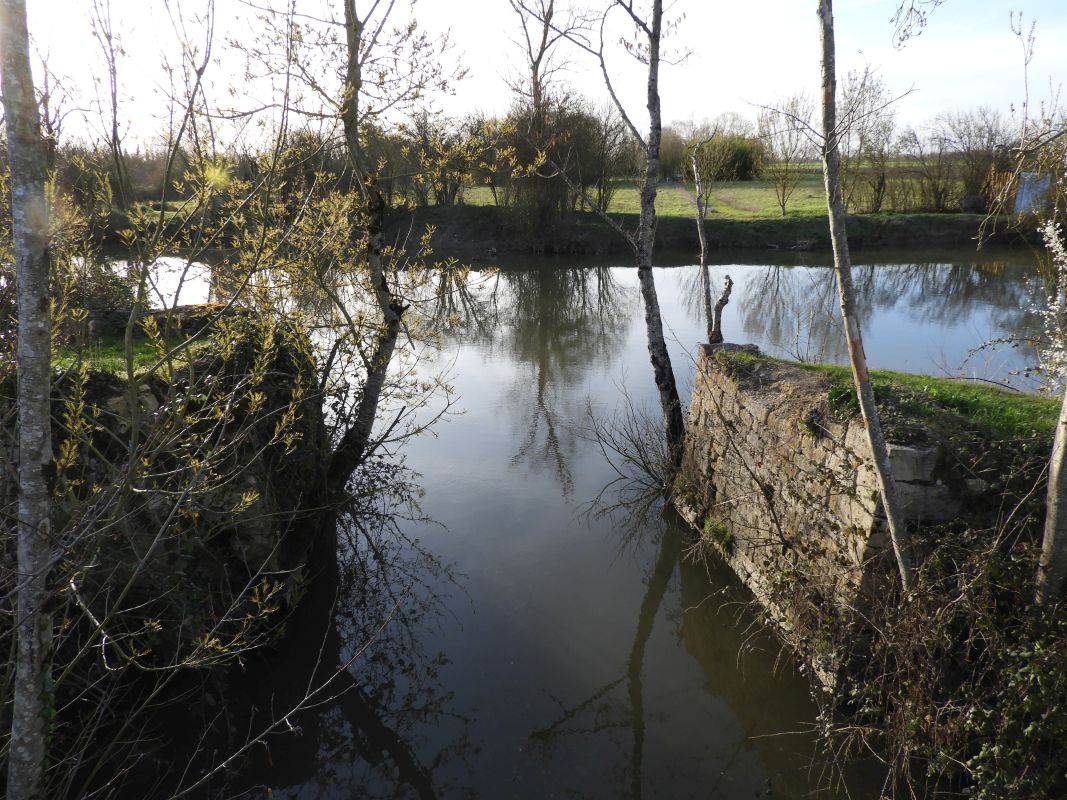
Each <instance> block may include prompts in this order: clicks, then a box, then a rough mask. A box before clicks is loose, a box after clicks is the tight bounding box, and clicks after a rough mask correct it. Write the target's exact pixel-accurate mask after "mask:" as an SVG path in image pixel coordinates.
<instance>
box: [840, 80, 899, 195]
mask: <svg viewBox="0 0 1067 800" xmlns="http://www.w3.org/2000/svg"><path fill="white" fill-rule="evenodd" d="M896 99H897V98H894V97H893V96H892V95H891V94H890V92H889V89H888V87H886V85H885V82H884V81H883V80H882V79H881V78H879V77H878V75H877V74H876V73H875V71H874V70H873V69H872V68H871V67H870V66H867V67H865V68H864V69H863V70H859V71H853V72H849V74H848V78H847V80H846V81H845V87H844V91H843V92H842V95H841V113H840V116H839V120H838V121H839V126H840V127H839V145H838V146H839V149H840V152H841V184H842V187H843V192H844V193H843V200H844V203H845V210H846V211H851V210H853V209H854V208H855V207H856V206H857V205H859V202H858V201H862V204H863V206H862V207H863V210H864V211H868V212H872V213H876V212H878V211H881V209H882V203H883V202H884V201H885V196H886V190H887V188H888V186H887V184H888V179H889V160H890V157H891V154H892V149H893V147H892V146H893V138H894V135H893V134H894V130H895V122H894V112H893V108H892V105H893V103H894V102H895V100H896Z"/></svg>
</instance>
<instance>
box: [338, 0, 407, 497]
mask: <svg viewBox="0 0 1067 800" xmlns="http://www.w3.org/2000/svg"><path fill="white" fill-rule="evenodd" d="M345 36H346V41H347V45H348V51H347V58H348V63H347V64H346V70H345V88H344V98H343V101H342V104H341V123H342V126H343V127H344V132H345V144H346V146H347V149H348V160H349V163H350V165H351V167H352V172H353V178H354V180H355V182H356V185H357V186H358V187H359V191H360V193H361V195H362V197H363V201H364V203H365V205H366V209H365V210H366V213H367V266H368V268H369V269H370V274H371V284H372V286H373V290H374V296H375V300H376V301H377V303H378V309H379V311H380V312H381V315H382V320H381V327H380V329H379V332H378V337H377V341H376V342H375V346H374V352H373V353H372V354H371V355H370V357H369V358H368V359H367V378H366V381H365V382H364V384H363V394H362V396H361V397H360V400H359V404H358V405H357V406H356V412H355V416H354V419H353V420H352V422H351V424H350V425H349V426H348V429H347V430H346V431H345V433H344V435H343V436H342V437H341V440H340V442H338V444H337V446H336V448H335V449H334V452H333V456H332V457H331V459H330V464H329V466H328V467H327V470H326V484H327V491H328V493H329V494H330V495H333V496H335V495H337V494H338V493H340V492H342V491H343V490H344V487H345V484H346V483H347V481H348V479H349V477H351V475H352V473H353V472H355V471H356V469H358V468H359V465H360V464H362V463H363V460H364V459H365V458H366V457H367V455H368V454H369V453H368V448H369V447H370V443H371V433H372V432H373V430H374V421H375V419H376V418H377V415H378V406H379V404H380V403H381V398H382V391H383V390H384V389H385V383H386V378H387V377H388V374H389V365H390V364H391V363H392V360H393V353H394V351H395V350H396V342H397V339H398V338H399V337H400V328H401V320H402V318H403V315H404V312H405V311H406V310H407V308H406V306H404V305H402V304H401V303H400V301H399V300H398V299H397V298H396V297H394V296H393V293H392V290H391V288H390V286H389V276H388V274H387V273H386V266H385V260H384V258H383V256H382V253H383V251H384V249H385V248H384V238H383V230H382V229H383V227H384V225H385V200H384V199H383V197H382V194H381V192H380V191H379V190H378V187H377V185H376V182H375V179H374V178H373V177H372V176H368V175H366V174H364V169H365V168H366V166H367V165H366V164H364V159H363V151H362V145H361V143H360V134H361V131H360V128H361V127H362V123H363V120H362V119H360V111H359V92H360V89H361V88H362V86H363V73H362V62H361V61H360V58H361V57H362V53H361V49H362V46H363V42H362V37H363V23H362V22H361V21H360V19H359V15H358V14H357V12H356V2H355V0H345ZM352 334H353V335H355V334H356V331H352Z"/></svg>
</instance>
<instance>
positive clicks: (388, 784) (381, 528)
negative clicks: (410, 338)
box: [234, 465, 473, 800]
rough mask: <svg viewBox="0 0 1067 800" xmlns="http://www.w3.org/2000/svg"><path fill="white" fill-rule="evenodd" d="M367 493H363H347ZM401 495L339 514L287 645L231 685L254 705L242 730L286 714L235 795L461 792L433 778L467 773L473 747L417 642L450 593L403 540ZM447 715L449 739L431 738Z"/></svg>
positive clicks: (427, 799) (442, 570)
mask: <svg viewBox="0 0 1067 800" xmlns="http://www.w3.org/2000/svg"><path fill="white" fill-rule="evenodd" d="M382 469H386V467H385V466H384V465H382ZM391 480H394V481H397V482H395V483H393V485H392V489H393V490H396V489H400V490H401V491H402V492H412V491H414V490H415V487H414V486H412V485H410V484H408V483H406V482H405V481H406V480H407V478H406V477H405V478H397V476H392V477H391ZM368 488H369V487H366V486H357V487H356V489H355V493H356V495H357V496H359V494H360V493H361V492H365V491H366V490H367V489H368ZM371 496H374V495H373V494H371ZM394 499H396V498H395V497H394ZM402 500H403V502H401V503H399V504H398V505H392V506H390V507H388V508H381V507H375V508H363V509H360V510H359V512H358V513H344V514H341V515H339V516H337V517H336V519H335V524H333V525H327V526H326V528H325V529H324V531H323V535H322V536H321V537H320V539H318V540H317V543H316V547H315V551H314V553H313V556H312V563H313V564H314V573H313V578H312V579H311V580H310V581H309V584H308V591H307V594H306V596H305V597H304V598H303V599H302V600H301V603H300V605H299V607H298V608H297V610H296V612H295V613H294V615H293V617H292V619H291V620H290V623H289V628H290V630H289V634H288V637H287V640H286V641H285V643H284V646H283V647H282V648H280V649H279V651H278V652H277V653H275V654H273V655H271V656H269V657H268V658H267V659H266V660H264V661H260V662H258V663H255V664H254V665H250V666H249V668H248V669H247V670H246V671H245V672H244V674H242V675H239V676H235V680H234V683H236V684H239V685H240V686H242V687H243V690H244V693H245V694H246V695H247V696H246V697H245V699H244V702H245V703H246V704H247V706H248V707H250V708H252V709H254V712H253V716H252V718H251V719H250V720H248V722H247V729H248V730H256V729H257V728H260V727H262V726H263V724H265V723H269V722H271V721H274V720H277V719H280V718H282V716H284V717H285V719H284V723H283V724H282V725H281V726H279V728H278V731H277V732H276V733H274V734H272V735H271V736H269V737H265V738H264V739H263V740H262V743H261V744H260V745H259V746H257V747H255V748H253V750H252V752H251V757H250V759H249V762H248V764H247V765H246V767H245V768H244V770H243V777H242V780H241V781H240V783H241V784H242V787H243V791H244V792H245V793H244V794H243V795H241V796H243V797H248V798H257V797H266V796H270V797H272V798H352V797H360V798H376V797H381V798H390V797H413V798H419V800H431V799H432V798H438V797H455V796H465V795H466V794H467V791H466V790H465V789H464V788H463V787H461V786H457V785H455V782H454V781H453V780H443V779H441V778H440V777H439V776H438V774H437V771H438V769H439V768H441V767H442V766H443V765H446V764H448V765H450V770H451V773H450V774H452V775H455V774H463V773H464V771H465V770H464V769H463V768H462V764H461V765H460V767H459V768H456V766H455V764H454V762H463V760H464V759H465V758H466V757H467V754H468V752H469V751H470V750H471V749H472V747H473V745H472V743H471V742H470V741H469V740H468V739H467V737H466V735H465V732H464V725H465V719H464V717H463V716H462V715H461V714H459V713H457V712H456V710H455V709H454V699H455V698H454V695H453V693H452V692H451V691H450V690H448V689H447V688H446V687H445V686H444V685H442V683H441V680H440V676H439V673H440V670H441V668H442V667H444V666H445V665H446V664H447V663H448V659H447V657H446V656H445V654H444V653H442V652H439V651H434V650H432V649H429V648H427V647H426V646H425V645H424V644H423V642H424V640H426V639H427V638H428V637H427V635H426V634H427V631H428V630H432V629H433V627H434V625H435V621H436V618H437V617H439V616H440V615H441V614H442V613H444V612H445V603H446V602H447V601H448V600H449V598H447V597H445V596H442V595H441V594H439V592H440V591H441V589H442V587H450V586H454V582H453V576H452V574H451V572H450V571H449V569H448V568H447V567H446V566H445V565H443V564H442V563H440V561H438V560H437V559H436V558H435V557H434V556H433V555H432V554H430V553H429V552H428V551H426V550H425V549H423V548H422V547H420V546H419V545H418V543H417V542H415V541H413V540H411V539H409V538H407V537H406V536H405V535H404V534H403V532H402V530H401V523H403V522H404V521H406V520H405V512H404V511H403V510H402V507H406V506H407V500H406V499H403V498H402ZM297 707H299V710H297V711H295V712H293V713H290V714H287V710H288V709H292V708H297ZM286 714H287V716H285V715H286ZM444 719H447V720H448V721H449V723H450V724H452V726H453V727H456V728H457V732H456V734H455V735H454V736H451V737H450V738H448V739H446V740H441V739H439V738H438V737H431V735H430V734H431V732H432V731H434V730H435V729H437V728H438V727H439V725H440V723H441V721H442V720H444ZM457 723H458V725H457ZM430 738H434V739H435V741H433V742H429V741H428V739H430Z"/></svg>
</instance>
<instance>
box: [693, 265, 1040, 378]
mask: <svg viewBox="0 0 1067 800" xmlns="http://www.w3.org/2000/svg"><path fill="white" fill-rule="evenodd" d="M768 260H769V259H768ZM786 260H787V261H788V262H789V263H771V264H764V265H737V264H731V265H729V267H728V269H729V271H730V273H731V274H732V275H733V276H734V278H735V279H736V280H737V283H738V288H737V290H736V291H735V297H736V298H737V304H736V309H735V310H734V311H733V314H734V315H735V317H734V319H735V320H736V321H735V323H734V325H735V327H734V329H733V330H727V331H726V333H727V339H728V340H731V341H736V342H755V343H758V344H759V345H760V346H761V347H763V348H764V349H765V350H766V351H767V352H769V353H770V354H772V355H777V356H785V357H790V358H794V359H798V360H802V361H812V362H830V363H844V362H845V361H846V355H847V354H846V350H845V343H844V336H843V333H842V331H841V325H840V320H839V316H840V314H839V311H838V308H837V299H836V295H835V288H834V281H833V273H832V271H831V270H830V268H829V266H827V265H824V264H821V263H817V262H814V263H805V262H806V261H808V260H809V258H808V257H807V256H805V255H797V254H791V255H790V256H789V257H787V258H786ZM712 270H713V272H712V274H713V276H714V275H716V273H720V272H724V271H725V270H723V269H721V268H720V269H718V270H716V269H715V268H712ZM854 276H855V284H856V300H857V306H858V309H859V313H860V317H861V319H863V320H864V325H865V330H866V328H867V327H870V326H873V325H875V324H882V325H888V326H895V325H899V326H900V327H901V328H914V327H915V326H914V324H913V323H924V324H926V325H928V326H930V327H932V328H936V329H941V330H946V331H947V330H954V331H960V332H963V331H967V330H969V326H971V325H973V324H974V321H975V320H976V319H978V318H979V317H982V316H985V317H988V321H989V327H990V328H991V329H992V330H995V331H1005V332H1008V333H1007V334H1005V335H1001V336H998V337H996V338H995V339H994V340H992V341H990V342H986V343H983V342H981V341H978V342H976V343H975V344H974V345H973V349H972V350H970V351H969V352H964V353H960V354H959V355H958V356H953V357H949V356H938V355H937V354H929V359H930V360H931V361H933V364H930V365H926V366H925V370H926V371H931V372H933V371H938V370H940V371H943V372H946V373H947V374H958V375H964V374H966V373H968V372H978V373H982V372H983V370H982V369H981V367H982V364H981V363H980V362H981V359H983V358H986V359H990V360H995V354H996V348H997V347H998V346H1003V345H1009V346H1011V347H1013V348H1018V349H1019V352H1018V353H1016V354H1014V356H1013V358H1012V362H1013V363H1019V362H1021V363H1022V365H1026V364H1030V363H1036V354H1035V350H1034V342H1035V341H1036V340H1037V339H1038V338H1039V337H1040V333H1041V328H1040V321H1039V320H1038V318H1037V315H1036V314H1035V312H1034V310H1033V309H1034V308H1035V306H1040V305H1041V303H1042V302H1043V295H1042V288H1041V281H1040V279H1039V276H1038V275H1037V274H1036V273H1035V272H1034V270H1033V268H1032V267H1029V266H1026V265H1025V264H1021V263H1019V262H1018V261H1015V262H1011V263H1008V262H1005V261H1001V260H997V259H995V258H993V259H989V260H984V261H982V260H977V259H972V260H970V261H959V260H956V261H953V262H948V261H946V262H945V263H929V262H926V263H907V262H904V263H901V262H900V261H897V260H894V261H893V262H892V263H887V264H882V263H879V262H877V261H875V262H872V263H867V264H863V265H859V266H856V267H855V268H854ZM711 281H712V283H714V281H715V277H712V279H711ZM706 285H707V284H706V280H705V278H704V275H703V270H702V269H701V268H700V267H695V266H694V267H691V268H688V269H687V270H686V273H685V276H684V277H683V280H682V296H683V301H684V305H685V308H686V312H687V314H688V316H689V317H690V319H693V320H694V321H698V322H700V323H702V324H703V323H705V321H706V314H707V312H706V298H707V289H706ZM729 313H730V312H729V310H728V314H729ZM737 317H739V318H740V319H737ZM868 338H871V337H868ZM933 344H934V343H933V342H930V345H931V346H933ZM892 346H893V345H892V343H891V342H887V341H886V339H885V337H884V336H881V337H874V338H872V341H871V343H870V347H872V348H874V349H878V348H881V349H886V348H889V349H892ZM901 346H903V345H901ZM868 355H870V354H868ZM926 357H927V356H926V355H925V354H914V358H912V359H910V360H909V363H910V361H914V362H915V363H916V364H917V365H922V364H923V363H924V359H925V358H926ZM942 362H944V363H942ZM1015 370H1016V371H1017V372H1019V371H1024V366H1017V367H1015ZM1003 371H1004V370H1003V369H999V370H996V372H997V373H998V377H999V376H1000V373H1002V372H1003ZM986 377H988V376H986Z"/></svg>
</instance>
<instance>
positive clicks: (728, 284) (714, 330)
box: [708, 275, 734, 344]
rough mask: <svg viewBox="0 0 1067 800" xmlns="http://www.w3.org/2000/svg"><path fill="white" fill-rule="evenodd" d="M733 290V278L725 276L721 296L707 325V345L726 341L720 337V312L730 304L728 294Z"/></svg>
mask: <svg viewBox="0 0 1067 800" xmlns="http://www.w3.org/2000/svg"><path fill="white" fill-rule="evenodd" d="M709 284H710V281H709ZM733 288H734V281H733V278H731V277H730V276H729V275H727V276H726V279H725V280H724V281H723V286H722V294H721V295H719V300H718V302H716V303H715V308H714V309H713V310H712V313H711V321H710V323H709V331H708V344H722V343H723V342H724V341H726V340H725V339H724V338H723V336H722V312H723V309H724V308H726V304H727V303H729V302H730V292H732V291H733ZM709 292H710V289H709Z"/></svg>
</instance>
